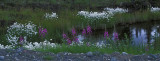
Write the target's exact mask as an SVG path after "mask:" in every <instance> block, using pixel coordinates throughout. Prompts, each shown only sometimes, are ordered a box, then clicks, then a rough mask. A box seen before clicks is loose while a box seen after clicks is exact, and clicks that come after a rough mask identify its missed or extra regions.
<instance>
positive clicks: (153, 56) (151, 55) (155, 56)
mask: <svg viewBox="0 0 160 61" xmlns="http://www.w3.org/2000/svg"><path fill="white" fill-rule="evenodd" d="M149 56H150V57H152V58H154V59H157V58H158V56H157V55H153V54H150V55H149Z"/></svg>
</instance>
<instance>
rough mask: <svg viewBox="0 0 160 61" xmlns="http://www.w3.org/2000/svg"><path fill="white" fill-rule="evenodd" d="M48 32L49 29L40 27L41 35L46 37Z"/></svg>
mask: <svg viewBox="0 0 160 61" xmlns="http://www.w3.org/2000/svg"><path fill="white" fill-rule="evenodd" d="M46 33H47V29H43V28H40V29H39V35H40V36H43V37H45V35H46Z"/></svg>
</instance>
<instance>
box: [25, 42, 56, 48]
mask: <svg viewBox="0 0 160 61" xmlns="http://www.w3.org/2000/svg"><path fill="white" fill-rule="evenodd" d="M46 46H47V47H53V48H55V47H56V44H55V43H50V42H48V41H46V40H45V41H44V42H40V43H38V42H34V43H32V42H30V43H27V44H26V45H25V46H24V47H25V48H27V49H29V50H34V49H36V48H43V47H44V48H46Z"/></svg>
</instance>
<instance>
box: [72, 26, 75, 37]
mask: <svg viewBox="0 0 160 61" xmlns="http://www.w3.org/2000/svg"><path fill="white" fill-rule="evenodd" d="M72 35H73V36H74V35H76V30H75V29H74V28H73V29H72Z"/></svg>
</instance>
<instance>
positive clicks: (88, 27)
mask: <svg viewBox="0 0 160 61" xmlns="http://www.w3.org/2000/svg"><path fill="white" fill-rule="evenodd" d="M87 33H92V30H91V27H90V26H89V25H88V26H87Z"/></svg>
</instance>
